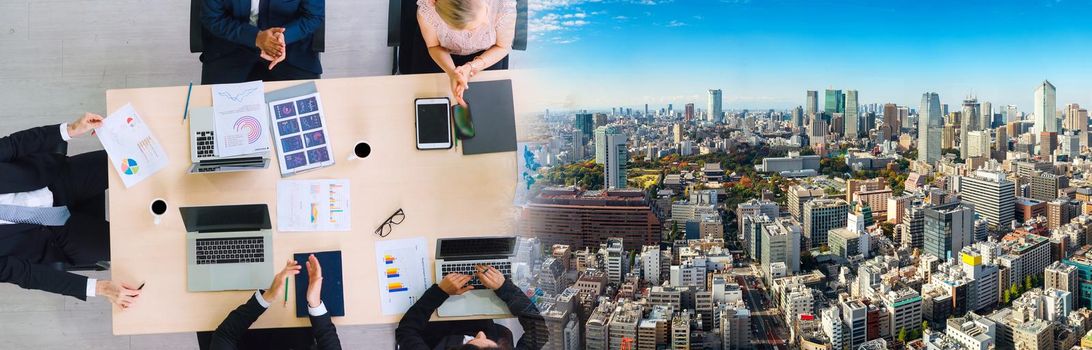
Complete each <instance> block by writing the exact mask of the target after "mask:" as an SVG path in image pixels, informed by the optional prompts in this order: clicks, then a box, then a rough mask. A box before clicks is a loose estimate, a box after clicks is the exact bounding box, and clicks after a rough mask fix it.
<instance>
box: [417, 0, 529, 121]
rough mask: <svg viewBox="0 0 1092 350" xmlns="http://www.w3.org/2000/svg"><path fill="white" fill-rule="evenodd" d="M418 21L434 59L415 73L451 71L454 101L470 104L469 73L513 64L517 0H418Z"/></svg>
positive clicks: (504, 67)
mask: <svg viewBox="0 0 1092 350" xmlns="http://www.w3.org/2000/svg"><path fill="white" fill-rule="evenodd" d="M417 23H418V25H419V26H420V27H421V37H422V38H423V39H424V41H425V46H426V47H428V54H429V56H431V57H432V61H433V62H432V64H428V65H425V66H423V67H415V70H416V71H415V73H440V72H444V73H447V75H448V78H449V79H450V80H451V93H452V95H454V97H455V101H456V102H458V103H459V104H461V105H463V106H465V105H466V102H465V101H463V91H466V89H467V88H468V82H469V81H470V77H473V76H474V75H475V74H477V73H478V72H481V71H483V70H495V69H507V68H508V61H507V59H506V58H507V57H508V51H510V50H511V48H512V39H513V38H515V35H516V34H515V33H516V0H417Z"/></svg>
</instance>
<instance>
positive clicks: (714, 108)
mask: <svg viewBox="0 0 1092 350" xmlns="http://www.w3.org/2000/svg"><path fill="white" fill-rule="evenodd" d="M723 99H724V98H723V93H722V92H721V91H720V89H710V90H709V103H708V104H706V106H707V107H708V108H707V109H706V113H709V119H708V120H709V121H710V122H714V123H718V124H719V123H723V122H724V111H723V110H721V103H722V101H723Z"/></svg>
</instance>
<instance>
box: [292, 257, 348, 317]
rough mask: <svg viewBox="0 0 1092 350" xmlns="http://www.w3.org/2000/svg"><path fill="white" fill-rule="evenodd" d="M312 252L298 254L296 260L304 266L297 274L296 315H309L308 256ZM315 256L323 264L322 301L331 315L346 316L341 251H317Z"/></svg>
mask: <svg viewBox="0 0 1092 350" xmlns="http://www.w3.org/2000/svg"><path fill="white" fill-rule="evenodd" d="M311 254H312V253H302V254H296V255H295V257H294V258H295V259H296V262H298V263H299V264H300V266H303V268H302V269H300V274H298V275H296V317H307V316H308V314H307V283H308V281H309V280H310V279H309V278H308V277H307V257H308V256H310V255H311ZM313 254H315V258H317V259H318V261H319V265H321V266H322V303H323V304H326V311H327V312H329V313H330V316H345V289H344V284H343V283H342V278H341V251H340V250H337V251H332V252H317V253H313Z"/></svg>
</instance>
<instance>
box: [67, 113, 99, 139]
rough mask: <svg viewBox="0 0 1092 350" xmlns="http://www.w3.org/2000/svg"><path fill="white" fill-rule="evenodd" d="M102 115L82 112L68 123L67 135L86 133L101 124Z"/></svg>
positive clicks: (74, 135)
mask: <svg viewBox="0 0 1092 350" xmlns="http://www.w3.org/2000/svg"><path fill="white" fill-rule="evenodd" d="M102 119H103V118H102V116H101V115H98V114H95V113H90V112H88V113H84V114H83V116H82V117H79V118H78V119H76V121H74V122H71V123H68V136H70V137H76V136H80V135H83V134H86V133H87V132H88V131H91V130H94V129H97V128H98V127H100V126H102Z"/></svg>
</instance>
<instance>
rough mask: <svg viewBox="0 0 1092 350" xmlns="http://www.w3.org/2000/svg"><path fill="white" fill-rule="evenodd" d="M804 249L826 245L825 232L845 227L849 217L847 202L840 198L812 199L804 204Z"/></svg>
mask: <svg viewBox="0 0 1092 350" xmlns="http://www.w3.org/2000/svg"><path fill="white" fill-rule="evenodd" d="M802 216H803V219H804V236H806V237H807V244H802V245H801V246H802V247H804V249H810V248H813V247H819V246H824V245H827V233H828V232H830V230H832V229H836V228H840V227H846V221H848V219H849V203H846V201H844V200H841V199H813V200H811V201H808V202H807V203H805V204H804V213H803V214H802Z"/></svg>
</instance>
